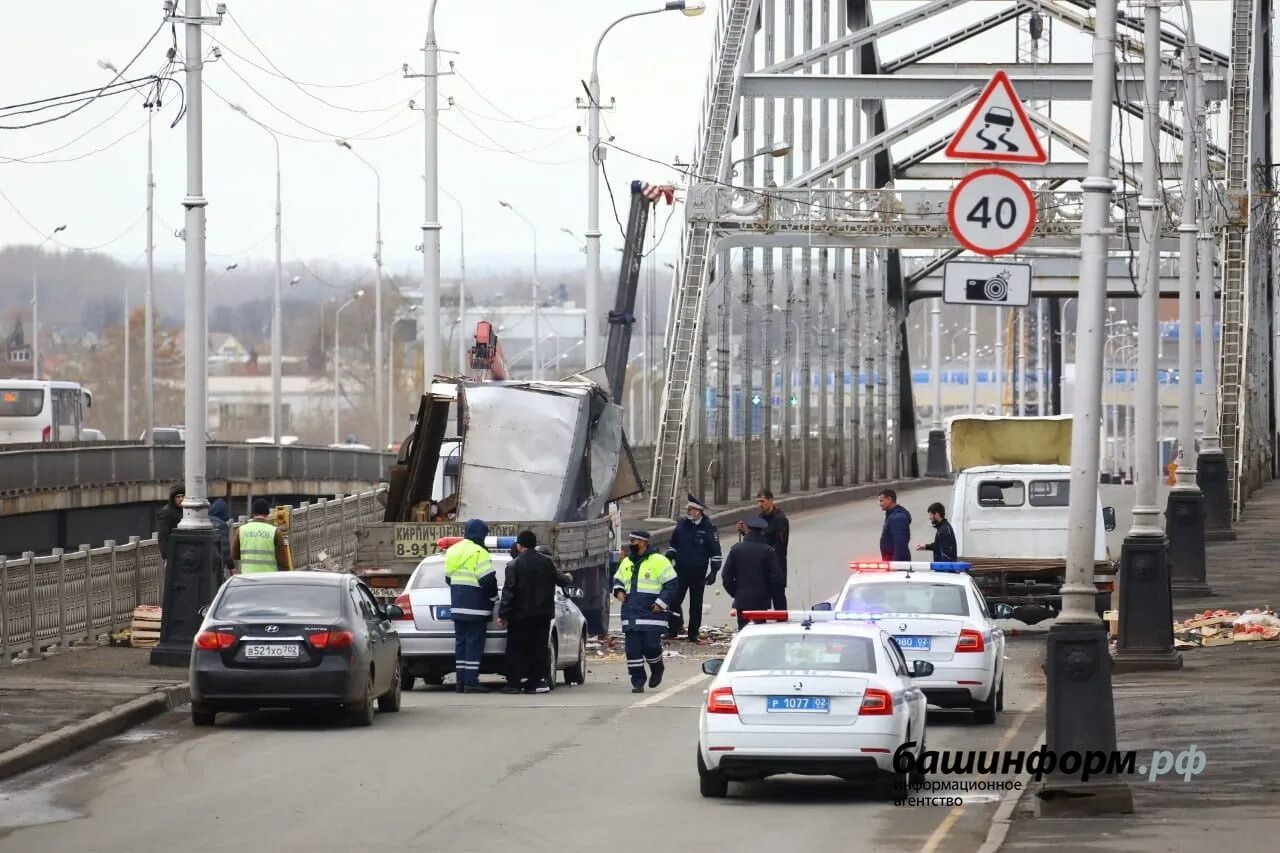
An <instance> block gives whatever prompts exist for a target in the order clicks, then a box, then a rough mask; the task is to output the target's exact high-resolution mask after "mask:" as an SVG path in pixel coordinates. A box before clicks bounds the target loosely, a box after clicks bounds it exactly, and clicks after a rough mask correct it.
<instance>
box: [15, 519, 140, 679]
mask: <svg viewBox="0 0 1280 853" xmlns="http://www.w3.org/2000/svg"><path fill="white" fill-rule="evenodd" d="M163 573H164V570H163V566H162V561H161V559H160V546H159V544H158V543H157V542H156V540H155V539H146V540H139V539H138V537H136V536H135V537H132V538H131V539H130V540H129V542H128V544H125V545H117V544H116V543H115V542H112V541H108V542H107V543H106V544H104V545H103V546H102V547H100V548H90V547H88V546H86V545H82V546H80V550H78V551H73V552H65V551H63V550H62V549H61V548H59V549H56V550H54V552H53V553H52V554H49V555H45V556H39V557H37V556H36V555H35V554H33V553H31V552H27V553H26V554H23V555H22V556H21V557H20V558H18V559H16V560H7V561H4V560H0V650H2V651H3V653H2V654H0V666H2V665H5V664H7V663H9V661H10V660H11V659H12V658H13V656H14V655H16V654H20V653H23V652H27V653H30V654H32V655H39V654H40V653H41V652H43V651H44V650H46V649H48V648H51V647H53V646H61V647H66V646H69V645H71V644H73V643H78V642H95V641H96V640H97V639H98V638H100V637H101V636H103V635H104V634H112V633H115V632H117V631H119V630H121V629H123V628H125V627H127V626H128V624H129V621H130V618H131V616H132V614H133V610H134V608H135V607H137V606H138V605H140V604H160V602H161V599H162V598H163V595H164V583H163V580H164V578H163Z"/></svg>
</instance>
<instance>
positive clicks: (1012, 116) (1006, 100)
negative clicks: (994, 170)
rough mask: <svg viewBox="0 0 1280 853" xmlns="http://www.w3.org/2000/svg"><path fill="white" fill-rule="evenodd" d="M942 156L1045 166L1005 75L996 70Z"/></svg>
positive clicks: (1044, 157)
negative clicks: (1042, 164)
mask: <svg viewBox="0 0 1280 853" xmlns="http://www.w3.org/2000/svg"><path fill="white" fill-rule="evenodd" d="M945 155H946V156H947V157H949V158H951V159H952V160H987V161H990V162H993V163H1047V162H1048V160H1049V157H1048V155H1047V154H1045V151H1044V148H1043V147H1042V146H1041V145H1040V140H1039V139H1037V138H1036V133H1035V131H1034V130H1033V129H1032V128H1031V122H1030V120H1029V119H1028V118H1027V114H1026V112H1024V111H1023V109H1022V102H1021V101H1019V100H1018V94H1017V93H1016V92H1014V91H1013V83H1011V82H1010V81H1009V75H1008V74H1005V73H1004V72H1003V71H997V72H996V74H995V76H994V77H992V78H991V82H990V83H988V84H987V88H986V89H984V90H983V91H982V95H981V96H980V97H979V98H978V102H977V103H976V104H975V105H974V107H973V110H972V111H971V112H970V113H969V116H968V117H967V118H966V119H965V120H964V124H962V125H960V130H958V131H956V135H955V136H953V137H952V138H951V144H950V145H948V146H947V150H946V152H945Z"/></svg>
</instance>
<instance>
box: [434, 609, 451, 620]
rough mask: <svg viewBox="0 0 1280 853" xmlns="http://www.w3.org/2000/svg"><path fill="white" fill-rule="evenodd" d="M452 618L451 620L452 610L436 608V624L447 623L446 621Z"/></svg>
mask: <svg viewBox="0 0 1280 853" xmlns="http://www.w3.org/2000/svg"><path fill="white" fill-rule="evenodd" d="M452 618H453V608H452V607H437V608H436V621H437V622H447V621H448V620H450V619H452Z"/></svg>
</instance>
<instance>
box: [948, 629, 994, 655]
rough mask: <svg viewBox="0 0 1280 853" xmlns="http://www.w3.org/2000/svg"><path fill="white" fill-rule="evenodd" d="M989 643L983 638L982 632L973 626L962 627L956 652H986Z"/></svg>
mask: <svg viewBox="0 0 1280 853" xmlns="http://www.w3.org/2000/svg"><path fill="white" fill-rule="evenodd" d="M986 650H987V644H986V643H985V642H984V641H983V639H982V632H981V631H975V630H973V629H972V628H961V629H960V639H958V640H956V652H957V653H959V652H984V651H986Z"/></svg>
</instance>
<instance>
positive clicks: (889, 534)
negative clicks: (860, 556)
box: [880, 489, 911, 563]
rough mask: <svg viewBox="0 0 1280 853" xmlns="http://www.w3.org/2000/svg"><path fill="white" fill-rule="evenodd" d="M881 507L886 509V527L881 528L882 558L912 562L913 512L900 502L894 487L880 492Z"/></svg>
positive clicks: (891, 560)
mask: <svg viewBox="0 0 1280 853" xmlns="http://www.w3.org/2000/svg"><path fill="white" fill-rule="evenodd" d="M880 508H881V509H882V510H884V527H883V528H881V530H880V559H882V560H887V561H890V562H901V563H909V562H911V513H909V512H907V508H906V507H904V506H901V505H900V504H899V503H898V493H897V492H895V491H894V490H893V489H884V490H883V491H881V492H880Z"/></svg>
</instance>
